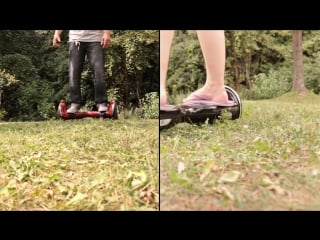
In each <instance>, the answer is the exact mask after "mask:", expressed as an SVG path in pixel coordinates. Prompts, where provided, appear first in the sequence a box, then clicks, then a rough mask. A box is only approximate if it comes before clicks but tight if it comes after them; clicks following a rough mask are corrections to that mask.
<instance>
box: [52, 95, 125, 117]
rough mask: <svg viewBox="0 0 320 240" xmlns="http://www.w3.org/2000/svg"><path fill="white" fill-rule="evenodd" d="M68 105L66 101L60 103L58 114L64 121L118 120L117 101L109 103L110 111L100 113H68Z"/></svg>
mask: <svg viewBox="0 0 320 240" xmlns="http://www.w3.org/2000/svg"><path fill="white" fill-rule="evenodd" d="M67 108H68V106H67V104H66V102H65V101H64V100H61V101H60V104H59V107H58V114H59V116H60V117H61V118H62V119H63V120H68V119H81V118H86V117H90V118H111V119H118V113H119V109H118V105H117V103H116V101H115V100H111V101H110V102H109V103H108V110H107V111H106V112H99V111H79V112H75V113H67Z"/></svg>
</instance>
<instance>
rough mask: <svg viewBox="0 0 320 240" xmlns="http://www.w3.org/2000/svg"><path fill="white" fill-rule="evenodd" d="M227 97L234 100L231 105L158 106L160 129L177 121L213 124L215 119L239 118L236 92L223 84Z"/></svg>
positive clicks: (239, 106) (239, 107)
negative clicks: (163, 107)
mask: <svg viewBox="0 0 320 240" xmlns="http://www.w3.org/2000/svg"><path fill="white" fill-rule="evenodd" d="M225 89H226V92H227V94H228V99H229V100H231V101H233V102H234V105H232V106H227V107H226V106H215V105H201V104H196V103H195V104H181V105H176V106H172V107H170V108H169V109H167V108H166V109H161V107H160V130H162V129H166V128H170V127H172V126H174V125H175V124H177V123H181V122H187V123H191V124H198V125H200V124H203V123H205V122H208V123H210V124H213V123H214V121H215V120H216V119H219V118H223V119H230V120H234V119H237V118H240V116H241V111H242V106H241V100H240V97H239V95H238V94H237V92H236V91H235V90H234V89H232V88H231V87H228V86H225Z"/></svg>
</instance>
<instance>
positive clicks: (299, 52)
mask: <svg viewBox="0 0 320 240" xmlns="http://www.w3.org/2000/svg"><path fill="white" fill-rule="evenodd" d="M292 52H293V80H292V91H293V92H305V91H307V89H306V87H305V85H304V78H303V49H302V30H292Z"/></svg>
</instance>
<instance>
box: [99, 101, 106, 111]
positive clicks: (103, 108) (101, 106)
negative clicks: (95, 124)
mask: <svg viewBox="0 0 320 240" xmlns="http://www.w3.org/2000/svg"><path fill="white" fill-rule="evenodd" d="M98 111H99V112H106V111H108V106H107V105H106V104H105V103H100V104H98Z"/></svg>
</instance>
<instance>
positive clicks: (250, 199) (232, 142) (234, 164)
mask: <svg viewBox="0 0 320 240" xmlns="http://www.w3.org/2000/svg"><path fill="white" fill-rule="evenodd" d="M160 172H161V174H160V180H161V181H160V184H161V189H160V199H161V202H160V210H320V96H317V95H313V94H307V95H297V94H293V93H289V94H286V95H284V96H282V97H280V98H276V99H271V100H264V101H243V115H242V117H241V118H240V119H237V120H234V121H231V120H230V121H224V122H216V123H215V124H214V125H209V124H204V125H202V126H194V125H191V124H187V123H180V124H177V125H176V126H174V127H172V128H170V129H166V130H163V131H162V132H161V134H160Z"/></svg>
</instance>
